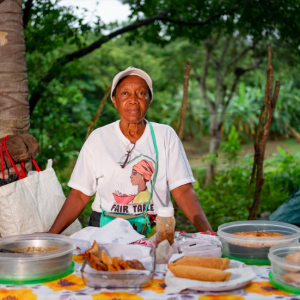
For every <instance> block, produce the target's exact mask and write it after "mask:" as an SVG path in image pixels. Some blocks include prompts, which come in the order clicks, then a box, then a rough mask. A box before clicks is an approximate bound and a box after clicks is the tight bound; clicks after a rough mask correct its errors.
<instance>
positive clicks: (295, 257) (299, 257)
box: [285, 252, 300, 263]
mask: <svg viewBox="0 0 300 300" xmlns="http://www.w3.org/2000/svg"><path fill="white" fill-rule="evenodd" d="M285 259H289V260H292V261H295V262H299V263H300V252H296V253H291V254H289V255H287V256H286V257H285Z"/></svg>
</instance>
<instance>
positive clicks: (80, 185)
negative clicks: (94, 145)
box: [68, 140, 97, 196]
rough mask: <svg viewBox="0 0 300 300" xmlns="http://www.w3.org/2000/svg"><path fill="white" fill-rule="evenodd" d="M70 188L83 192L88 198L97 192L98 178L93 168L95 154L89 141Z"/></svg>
mask: <svg viewBox="0 0 300 300" xmlns="http://www.w3.org/2000/svg"><path fill="white" fill-rule="evenodd" d="M68 186H69V187H70V188H73V189H76V190H79V191H81V192H82V193H84V194H85V195H87V196H92V195H94V193H95V192H96V189H97V178H96V174H95V171H94V167H93V154H92V151H91V150H90V149H89V143H88V140H87V141H86V143H85V144H84V145H83V147H82V149H81V151H80V153H79V156H78V159H77V161H76V164H75V167H74V170H73V172H72V175H71V178H70V181H69V182H68Z"/></svg>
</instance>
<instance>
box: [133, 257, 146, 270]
mask: <svg viewBox="0 0 300 300" xmlns="http://www.w3.org/2000/svg"><path fill="white" fill-rule="evenodd" d="M132 261H133V262H134V264H135V266H136V267H135V269H137V270H146V269H145V267H144V266H143V264H142V263H141V262H140V261H139V260H137V259H133V260H132Z"/></svg>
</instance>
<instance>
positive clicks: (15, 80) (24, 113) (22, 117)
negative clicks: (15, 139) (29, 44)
mask: <svg viewBox="0 0 300 300" xmlns="http://www.w3.org/2000/svg"><path fill="white" fill-rule="evenodd" d="M25 55H26V53H25V40H24V29H23V17H22V0H4V1H2V2H0V138H3V137H5V136H6V135H20V134H28V133H29V122H30V116H29V102H28V82H27V73H26V57H25ZM26 168H30V164H28V163H27V164H26ZM14 173H15V172H14V170H13V169H9V170H8V174H14Z"/></svg>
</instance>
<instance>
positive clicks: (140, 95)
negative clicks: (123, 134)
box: [112, 75, 151, 123]
mask: <svg viewBox="0 0 300 300" xmlns="http://www.w3.org/2000/svg"><path fill="white" fill-rule="evenodd" d="M112 100H113V104H114V106H115V108H116V109H117V110H118V112H119V114H120V119H121V120H123V121H125V122H127V123H140V122H142V120H143V119H144V117H145V115H146V112H147V110H148V108H149V105H150V101H151V97H150V95H149V88H148V85H147V83H146V81H145V80H144V79H143V78H141V77H139V76H136V75H130V76H128V77H126V78H125V79H124V80H123V81H122V82H121V83H120V84H119V85H118V86H117V88H116V95H115V96H113V98H112Z"/></svg>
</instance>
